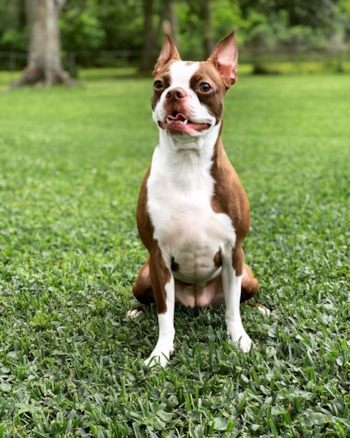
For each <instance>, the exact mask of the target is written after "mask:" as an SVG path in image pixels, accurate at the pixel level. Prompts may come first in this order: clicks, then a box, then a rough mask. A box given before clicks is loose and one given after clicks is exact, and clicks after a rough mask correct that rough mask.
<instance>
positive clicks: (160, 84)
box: [153, 81, 164, 90]
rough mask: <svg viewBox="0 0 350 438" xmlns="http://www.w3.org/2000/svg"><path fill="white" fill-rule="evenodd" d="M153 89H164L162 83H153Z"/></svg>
mask: <svg viewBox="0 0 350 438" xmlns="http://www.w3.org/2000/svg"><path fill="white" fill-rule="evenodd" d="M153 87H154V89H155V90H161V89H162V88H164V85H163V82H162V81H155V82H154V84H153Z"/></svg>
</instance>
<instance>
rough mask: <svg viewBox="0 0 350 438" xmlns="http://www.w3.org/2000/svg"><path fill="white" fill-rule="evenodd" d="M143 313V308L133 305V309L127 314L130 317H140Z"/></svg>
mask: <svg viewBox="0 0 350 438" xmlns="http://www.w3.org/2000/svg"><path fill="white" fill-rule="evenodd" d="M142 315H143V310H142V309H140V308H138V307H133V308H132V309H130V310H129V311H128V312H127V313H126V316H127V317H128V318H133V319H134V318H140V316H142Z"/></svg>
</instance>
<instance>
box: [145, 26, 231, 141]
mask: <svg viewBox="0 0 350 438" xmlns="http://www.w3.org/2000/svg"><path fill="white" fill-rule="evenodd" d="M236 67H237V46H236V42H235V39H234V35H233V34H231V35H229V36H228V37H227V38H225V39H224V40H222V41H221V42H220V43H219V44H218V45H217V46H216V48H215V49H214V51H213V53H212V55H211V56H210V58H209V59H208V60H207V61H204V62H187V61H182V60H181V59H180V56H179V54H178V51H177V49H176V47H175V45H174V43H173V41H172V40H171V39H170V38H169V37H167V39H166V40H165V42H164V45H163V48H162V51H161V53H160V56H159V58H158V62H157V64H156V66H155V68H154V72H153V75H154V94H153V97H152V110H153V120H154V121H155V122H156V123H157V125H158V127H159V129H161V130H164V131H165V132H166V133H167V134H169V135H181V136H190V137H198V136H201V135H204V134H205V133H207V132H208V131H209V130H211V128H213V127H214V126H215V125H217V124H218V123H219V122H220V121H221V119H222V114H223V98H224V95H225V93H226V90H227V89H228V88H229V87H230V86H231V85H232V84H233V83H234V82H235V80H236V76H237V73H236Z"/></svg>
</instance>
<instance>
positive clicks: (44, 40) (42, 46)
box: [11, 0, 72, 87]
mask: <svg viewBox="0 0 350 438" xmlns="http://www.w3.org/2000/svg"><path fill="white" fill-rule="evenodd" d="M64 2H65V0H26V13H27V20H28V24H29V28H30V38H29V45H28V61H27V64H28V66H27V68H26V69H25V71H24V73H23V75H22V77H21V78H20V79H18V80H17V81H15V82H14V83H13V84H12V85H11V86H12V87H21V86H24V85H34V84H37V83H42V84H44V85H45V86H46V87H50V86H51V85H53V84H71V83H72V81H71V80H70V78H69V77H67V76H66V75H65V74H64V72H63V68H62V63H61V40H60V30H59V26H58V16H59V13H60V10H61V9H62V7H63V5H64Z"/></svg>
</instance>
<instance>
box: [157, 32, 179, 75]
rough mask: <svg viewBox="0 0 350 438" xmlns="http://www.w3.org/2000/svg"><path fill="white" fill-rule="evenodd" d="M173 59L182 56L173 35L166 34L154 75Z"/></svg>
mask: <svg viewBox="0 0 350 438" xmlns="http://www.w3.org/2000/svg"><path fill="white" fill-rule="evenodd" d="M171 59H177V60H180V59H181V58H180V55H179V52H178V51H177V48H176V46H175V44H174V41H173V39H172V38H171V36H169V35H165V40H164V43H163V47H162V50H161V51H160V54H159V56H158V59H157V63H156V65H155V66H154V70H153V75H156V74H157V73H158V72H159V70H160V69H162V68H163V67H164V66H165V65H166V64H167V63H168V62H169V61H170V60H171Z"/></svg>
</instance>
